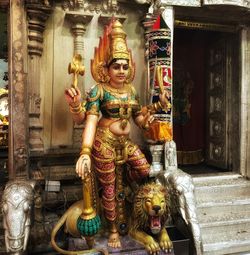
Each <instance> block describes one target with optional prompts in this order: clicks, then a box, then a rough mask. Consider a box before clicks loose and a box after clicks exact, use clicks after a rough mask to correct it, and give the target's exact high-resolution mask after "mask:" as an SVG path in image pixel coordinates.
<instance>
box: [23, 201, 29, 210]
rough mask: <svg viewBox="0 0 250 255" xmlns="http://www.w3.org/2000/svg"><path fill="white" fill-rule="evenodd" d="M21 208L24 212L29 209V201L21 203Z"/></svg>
mask: <svg viewBox="0 0 250 255" xmlns="http://www.w3.org/2000/svg"><path fill="white" fill-rule="evenodd" d="M23 210H24V212H28V210H29V203H28V202H24V203H23Z"/></svg>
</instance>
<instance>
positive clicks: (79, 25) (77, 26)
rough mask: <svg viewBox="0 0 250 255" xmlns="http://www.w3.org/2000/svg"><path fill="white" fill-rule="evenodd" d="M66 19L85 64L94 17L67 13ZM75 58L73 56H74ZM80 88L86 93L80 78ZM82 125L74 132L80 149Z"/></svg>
mask: <svg viewBox="0 0 250 255" xmlns="http://www.w3.org/2000/svg"><path fill="white" fill-rule="evenodd" d="M65 18H66V19H67V20H68V21H69V22H70V23H71V32H72V34H73V37H74V55H75V54H80V55H81V56H82V59H83V62H84V41H83V38H84V34H85V31H86V26H87V25H88V23H89V22H90V21H91V19H92V18H93V16H92V15H84V14H79V13H78V12H73V11H72V12H67V13H66V16H65ZM72 57H73V56H72ZM78 86H79V88H80V90H81V91H82V93H84V84H83V78H82V77H79V79H78ZM82 129H83V126H82V125H76V124H75V126H74V130H73V147H74V148H80V147H81V144H82V139H81V137H82V136H81V134H82Z"/></svg>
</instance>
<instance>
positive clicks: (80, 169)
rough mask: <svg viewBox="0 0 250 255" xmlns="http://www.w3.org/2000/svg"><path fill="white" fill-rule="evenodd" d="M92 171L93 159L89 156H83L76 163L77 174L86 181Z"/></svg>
mask: <svg viewBox="0 0 250 255" xmlns="http://www.w3.org/2000/svg"><path fill="white" fill-rule="evenodd" d="M90 169H91V159H90V156H89V155H88V154H82V155H81V156H80V157H79V159H78V160H77V163H76V173H77V174H78V176H79V177H81V178H82V180H84V179H85V178H86V176H87V175H88V173H90Z"/></svg>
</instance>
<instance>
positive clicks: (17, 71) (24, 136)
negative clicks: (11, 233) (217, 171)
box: [8, 0, 28, 179]
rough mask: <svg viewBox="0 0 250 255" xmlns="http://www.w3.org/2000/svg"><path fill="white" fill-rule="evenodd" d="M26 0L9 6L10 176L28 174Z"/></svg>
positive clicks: (20, 0)
mask: <svg viewBox="0 0 250 255" xmlns="http://www.w3.org/2000/svg"><path fill="white" fill-rule="evenodd" d="M24 14H25V10H24V0H16V1H11V3H10V9H9V15H10V19H9V43H8V44H9V58H8V59H9V73H10V74H11V75H9V84H10V86H9V100H10V104H9V105H10V107H9V113H10V114H9V118H10V120H9V122H10V126H9V164H8V167H9V177H10V179H15V178H27V177H28V122H27V120H28V109H27V96H26V95H27V84H26V83H27V82H26V73H27V70H26V69H25V67H26V63H25V60H26V47H27V46H26V44H27V41H26V36H25V33H24V32H22V31H26V22H25V15H24Z"/></svg>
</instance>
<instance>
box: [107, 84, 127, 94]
mask: <svg viewBox="0 0 250 255" xmlns="http://www.w3.org/2000/svg"><path fill="white" fill-rule="evenodd" d="M103 87H104V89H105V90H106V91H108V92H110V93H115V94H125V93H129V92H131V85H130V84H125V85H124V87H123V88H119V89H118V88H114V87H111V85H109V84H103Z"/></svg>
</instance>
